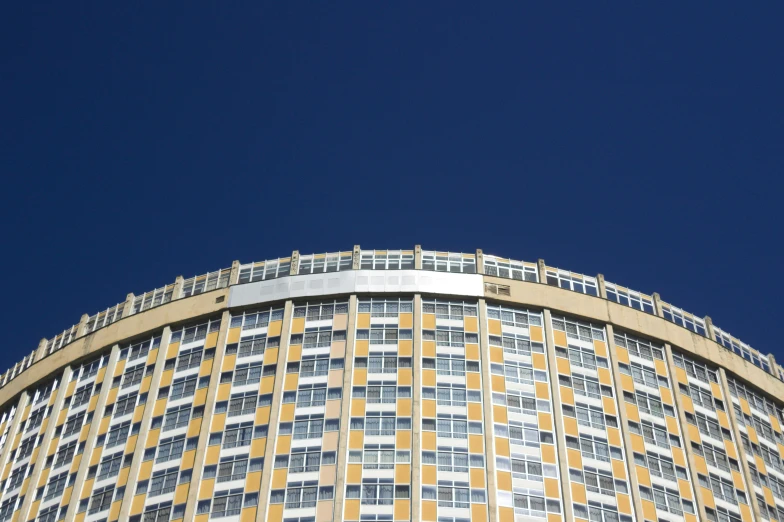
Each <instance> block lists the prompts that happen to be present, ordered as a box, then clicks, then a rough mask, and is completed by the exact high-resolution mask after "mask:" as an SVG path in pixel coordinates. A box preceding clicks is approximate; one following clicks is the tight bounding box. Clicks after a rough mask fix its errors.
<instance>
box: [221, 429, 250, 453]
mask: <svg viewBox="0 0 784 522" xmlns="http://www.w3.org/2000/svg"><path fill="white" fill-rule="evenodd" d="M251 424H252V423H251ZM232 426H237V427H232ZM252 438H253V426H252V425H251V426H243V427H238V425H236V424H235V425H230V426H228V427H227V428H226V431H225V435H224V437H223V448H225V449H228V448H238V447H241V446H250V441H251V439H252Z"/></svg>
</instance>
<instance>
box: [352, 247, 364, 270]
mask: <svg viewBox="0 0 784 522" xmlns="http://www.w3.org/2000/svg"><path fill="white" fill-rule="evenodd" d="M361 252H362V249H361V248H359V245H354V253H353V257H352V267H351V268H352V269H354V270H359V267H360V263H359V260H360V254H361Z"/></svg>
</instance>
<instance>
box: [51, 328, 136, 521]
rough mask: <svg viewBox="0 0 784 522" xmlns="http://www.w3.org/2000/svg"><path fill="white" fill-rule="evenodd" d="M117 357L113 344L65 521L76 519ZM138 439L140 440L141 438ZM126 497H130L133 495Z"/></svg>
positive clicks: (116, 350) (116, 346)
mask: <svg viewBox="0 0 784 522" xmlns="http://www.w3.org/2000/svg"><path fill="white" fill-rule="evenodd" d="M119 356H120V346H119V345H117V344H115V345H114V346H113V347H112V351H111V354H110V355H109V362H108V363H107V364H106V373H105V374H104V378H103V384H102V385H101V393H100V394H99V395H98V403H97V404H96V405H95V410H93V412H94V413H93V421H92V423H90V431H89V432H88V434H87V439H86V440H85V445H84V451H83V453H82V460H81V461H80V462H79V470H78V471H77V472H76V480H74V483H73V489H72V490H71V502H70V504H68V511H67V512H66V514H65V520H74V519H75V517H76V509H77V508H78V507H79V500H80V499H81V498H82V488H83V487H84V479H85V477H86V476H87V470H88V469H89V468H90V455H92V453H93V449H95V442H96V439H97V438H98V429H99V428H100V427H101V424H102V423H101V419H102V418H103V410H104V408H105V407H106V398H107V397H108V395H109V390H111V389H112V375H113V374H114V367H115V365H116V363H117V359H118V357H119ZM139 438H141V436H140V437H139ZM128 496H130V497H132V496H133V495H128ZM123 502H125V501H124V500H123Z"/></svg>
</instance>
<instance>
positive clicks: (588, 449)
mask: <svg viewBox="0 0 784 522" xmlns="http://www.w3.org/2000/svg"><path fill="white" fill-rule="evenodd" d="M566 447H567V448H573V449H577V450H580V453H581V454H582V456H583V458H589V459H594V460H599V461H602V462H610V446H609V445H608V444H607V441H606V440H604V439H600V438H598V437H591V436H590V435H580V438H579V439H578V438H576V437H569V436H567V437H566Z"/></svg>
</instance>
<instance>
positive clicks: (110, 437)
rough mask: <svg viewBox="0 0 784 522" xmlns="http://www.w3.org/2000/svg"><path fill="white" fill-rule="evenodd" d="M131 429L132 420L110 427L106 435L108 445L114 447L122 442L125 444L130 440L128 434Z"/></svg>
mask: <svg viewBox="0 0 784 522" xmlns="http://www.w3.org/2000/svg"><path fill="white" fill-rule="evenodd" d="M130 431H131V421H125V422H123V423H122V424H118V425H117V426H114V427H112V428H110V429H109V433H108V434H107V435H106V443H105V444H106V447H107V448H113V447H114V446H119V445H120V444H125V442H126V441H127V440H128V434H129V433H130Z"/></svg>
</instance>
